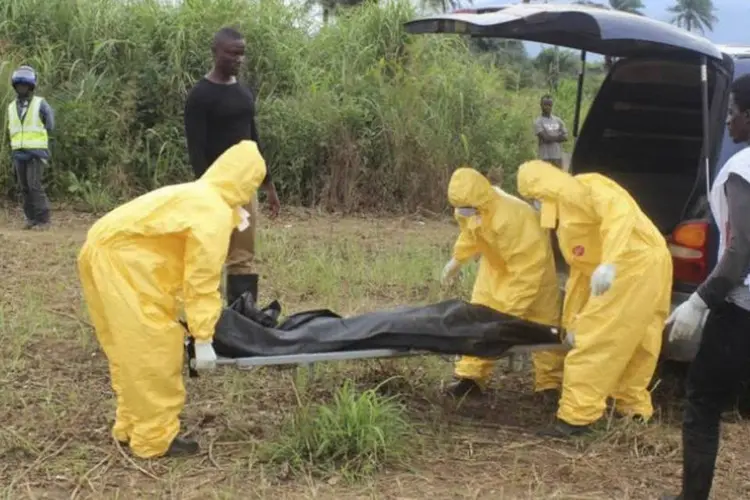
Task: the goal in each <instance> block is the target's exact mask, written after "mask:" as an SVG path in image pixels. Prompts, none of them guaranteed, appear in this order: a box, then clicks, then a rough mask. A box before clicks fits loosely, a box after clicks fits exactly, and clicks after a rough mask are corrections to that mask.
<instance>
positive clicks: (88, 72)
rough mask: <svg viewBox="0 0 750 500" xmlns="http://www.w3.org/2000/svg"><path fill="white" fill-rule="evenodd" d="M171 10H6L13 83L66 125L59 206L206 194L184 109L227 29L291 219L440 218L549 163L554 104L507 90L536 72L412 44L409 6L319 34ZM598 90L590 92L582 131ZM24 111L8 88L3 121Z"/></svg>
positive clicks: (0, 111)
mask: <svg viewBox="0 0 750 500" xmlns="http://www.w3.org/2000/svg"><path fill="white" fill-rule="evenodd" d="M170 3H171V2H157V1H155V0H133V1H128V2H122V1H120V0H8V1H6V2H5V3H3V6H2V8H0V19H1V20H2V21H0V47H1V49H0V50H1V51H0V53H2V55H3V57H2V62H0V81H2V82H8V81H9V79H10V73H11V72H12V70H13V69H14V68H15V67H16V66H17V65H19V64H22V63H23V64H30V65H32V66H33V67H34V68H35V69H36V70H37V72H38V74H39V82H40V84H39V88H38V94H39V95H42V96H44V97H46V98H47V99H48V100H49V102H50V103H51V104H52V106H53V107H54V109H55V110H56V117H57V131H56V132H55V134H54V138H55V143H54V147H53V160H52V168H51V169H50V171H49V174H50V179H49V180H50V188H51V192H52V193H53V195H54V197H55V198H56V199H58V200H62V199H66V200H68V201H73V202H75V203H76V204H77V206H78V207H79V208H82V209H87V210H94V211H100V210H104V209H107V208H110V207H111V206H112V205H113V204H116V203H117V202H118V201H121V200H123V199H128V198H131V197H133V196H134V195H136V194H138V193H141V192H143V191H145V190H149V189H153V188H155V187H157V186H161V185H164V184H165V183H173V182H181V181H184V180H186V179H190V178H191V177H192V173H191V171H190V169H189V168H188V167H187V166H186V161H187V154H186V150H185V141H184V137H183V122H182V118H183V106H184V102H185V96H186V93H187V90H188V89H189V88H190V87H191V86H192V84H193V83H194V82H195V81H196V80H197V79H198V78H200V77H201V76H202V75H204V74H205V72H206V71H207V69H208V67H209V66H210V50H209V47H210V41H211V36H212V34H213V33H214V32H215V31H216V30H217V29H218V28H219V27H221V26H223V25H225V24H231V25H234V26H237V27H238V28H239V29H240V30H241V31H242V33H243V34H244V35H245V37H246V39H247V42H248V52H247V59H246V64H245V69H244V73H243V75H242V79H243V81H245V82H246V83H248V84H249V85H250V86H251V87H252V88H253V89H254V90H255V91H256V93H257V95H258V125H259V129H260V134H261V141H262V143H263V149H264V154H265V156H266V159H267V161H268V164H269V165H270V167H271V169H272V170H273V173H274V176H275V179H276V182H277V187H278V188H279V190H280V192H281V196H282V199H283V200H284V201H285V202H286V203H294V204H306V205H319V206H322V207H324V208H330V209H335V210H342V211H359V210H364V209H368V210H373V209H374V210H386V211H391V212H397V211H402V210H407V211H414V210H418V209H421V210H431V211H440V210H443V209H445V208H446V202H445V187H446V184H447V180H448V177H449V175H450V172H451V171H452V170H453V169H454V168H455V167H457V166H458V165H460V164H462V163H469V164H471V165H473V166H475V167H476V168H478V169H480V170H487V169H489V168H491V167H496V166H502V167H504V168H505V169H506V170H507V171H508V173H509V175H508V176H507V180H506V186H507V187H511V186H512V185H513V184H512V182H513V175H512V173H513V172H514V171H515V169H516V168H517V167H518V165H519V164H520V163H521V162H522V161H524V160H526V159H530V158H532V157H533V156H534V155H535V147H536V145H535V138H534V136H533V134H532V122H533V119H534V117H535V116H536V115H537V114H538V112H539V98H540V96H541V95H542V94H543V93H545V92H547V88H545V87H544V86H539V85H532V86H526V87H519V86H518V85H517V84H512V85H511V84H508V83H507V82H508V81H509V80H513V78H509V74H513V73H514V72H517V71H521V70H522V69H519V68H517V67H516V66H514V65H513V64H510V63H507V64H503V65H501V66H499V65H495V64H493V63H491V62H488V60H487V58H483V57H479V56H478V55H477V54H475V53H474V52H472V51H471V49H470V47H469V45H468V44H467V41H466V40H465V39H463V38H460V37H454V36H410V35H407V34H406V33H405V31H404V29H403V22H404V21H407V20H409V19H412V18H413V17H414V16H416V15H417V13H416V12H415V11H414V9H413V7H412V6H411V5H410V4H409V3H408V2H406V1H405V0H399V1H396V2H389V3H387V4H384V5H383V6H380V7H379V6H377V5H375V4H371V5H370V4H368V5H367V6H366V7H363V8H361V9H354V10H352V11H351V12H348V13H345V14H342V16H341V17H339V18H337V19H336V21H335V22H333V23H331V24H330V25H329V26H327V27H323V28H321V29H319V30H316V29H315V28H314V26H313V25H312V24H311V23H312V22H313V21H312V20H311V18H310V16H309V14H308V12H306V11H305V10H304V9H302V8H297V7H291V6H289V5H285V4H284V3H283V2H282V1H281V0H263V1H262V2H261V1H259V0H191V1H189V2H188V1H186V2H181V3H180V4H179V5H177V6H174V5H170ZM524 71H526V70H524ZM511 76H512V75H511ZM598 79H599V77H595V78H593V80H592V84H591V86H587V87H586V88H587V91H586V103H584V104H585V106H584V114H585V111H586V105H587V103H588V101H589V100H590V98H591V96H592V95H593V94H592V92H593V90H595V88H596V82H597V81H598ZM536 80H539V81H544V78H537V79H536ZM533 81H535V80H534V79H532V83H533ZM575 90H576V83H575V81H574V79H572V78H570V77H567V78H566V79H564V80H563V81H562V83H561V85H560V88H559V89H558V91H557V95H556V99H557V105H556V106H557V108H556V112H557V113H558V114H559V115H560V116H562V117H563V118H564V119H565V120H566V122H567V123H568V126H569V127H570V128H572V125H573V108H574V100H575ZM11 97H12V89H11V87H10V86H9V85H6V84H5V83H3V85H2V86H0V100H1V101H2V103H3V105H2V106H0V120H4V119H5V116H4V115H5V112H6V107H7V106H6V104H5V103H7V101H8V100H9V99H10V98H11ZM571 143H572V142H571ZM569 146H570V144H568V145H567V147H569ZM7 147H8V146H7V144H6V143H5V142H2V141H0V188H2V189H3V190H4V191H8V190H9V189H10V188H11V186H12V184H13V183H14V182H15V181H14V175H13V171H12V169H11V168H10V165H9V161H8V158H9V154H8V153H9V152H8V150H7Z"/></svg>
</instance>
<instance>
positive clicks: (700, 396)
mask: <svg viewBox="0 0 750 500" xmlns="http://www.w3.org/2000/svg"><path fill="white" fill-rule="evenodd" d="M727 129H728V131H729V135H730V136H731V137H732V139H733V140H734V142H735V143H750V75H745V76H742V77H740V78H738V79H737V80H735V82H734V83H733V84H732V93H731V94H730V107H729V114H728V117H727ZM710 202H711V212H712V214H713V216H714V219H715V220H716V223H717V225H718V226H719V232H720V237H721V242H720V244H719V261H718V263H717V265H716V267H715V268H714V270H713V271H712V272H711V275H710V276H709V277H708V278H707V279H706V281H704V282H703V283H702V284H701V285H700V287H698V290H697V291H696V292H695V293H693V294H692V295H691V296H690V298H689V299H688V300H687V301H686V302H684V303H683V304H681V305H680V306H679V307H677V308H676V309H675V311H674V312H673V313H672V316H671V317H670V319H669V320H668V322H669V323H672V327H671V329H670V335H669V338H670V340H672V341H674V340H679V339H683V338H687V337H690V335H691V334H692V332H694V331H695V330H696V329H697V328H699V327H700V323H701V320H702V318H703V315H704V313H705V312H706V311H708V316H707V318H706V323H705V326H704V327H703V336H702V338H701V343H700V348H699V349H698V354H697V355H696V356H695V360H693V363H692V364H691V365H690V371H689V373H688V379H687V404H686V405H685V414H684V417H683V422H682V447H683V464H682V492H681V493H680V495H679V496H672V495H666V496H663V497H662V499H663V500H670V499H671V500H675V499H679V500H708V496H709V492H710V491H711V484H712V482H713V477H714V468H715V465H716V456H717V453H718V450H719V425H720V418H721V412H722V410H724V409H725V408H726V406H727V404H728V403H729V402H730V401H731V400H732V398H733V397H734V396H735V394H736V393H737V391H738V389H739V388H740V387H741V384H742V382H744V381H745V380H746V379H747V377H748V375H750V218H748V212H750V145H749V146H748V147H745V148H744V149H742V150H740V151H739V152H737V153H735V154H734V156H732V157H731V158H730V159H729V160H728V161H727V162H726V164H724V166H723V167H722V169H721V171H720V172H719V174H718V175H717V176H716V179H715V180H714V183H713V186H712V188H711V195H710Z"/></svg>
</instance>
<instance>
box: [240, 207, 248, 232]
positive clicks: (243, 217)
mask: <svg viewBox="0 0 750 500" xmlns="http://www.w3.org/2000/svg"><path fill="white" fill-rule="evenodd" d="M237 215H239V216H240V222H239V224H237V231H239V232H242V231H244V230H245V229H247V228H249V227H250V213H249V212H248V211H247V210H245V209H244V208H242V207H237Z"/></svg>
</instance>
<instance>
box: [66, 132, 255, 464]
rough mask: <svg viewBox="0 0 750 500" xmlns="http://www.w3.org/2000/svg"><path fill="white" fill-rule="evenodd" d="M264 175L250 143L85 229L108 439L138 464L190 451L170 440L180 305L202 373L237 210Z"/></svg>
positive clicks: (180, 390)
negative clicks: (113, 406)
mask: <svg viewBox="0 0 750 500" xmlns="http://www.w3.org/2000/svg"><path fill="white" fill-rule="evenodd" d="M265 176H266V164H265V162H264V160H263V158H262V156H261V155H260V153H259V152H258V148H257V145H256V144H255V143H254V142H252V141H241V142H239V143H237V144H236V145H234V146H232V147H231V148H229V149H228V150H227V151H226V152H224V154H222V155H221V156H220V157H219V158H218V159H217V160H216V161H215V162H214V163H213V164H212V165H211V167H210V168H209V169H208V170H207V171H206V173H205V174H204V175H203V176H202V177H201V178H200V179H198V180H196V181H193V182H188V183H185V184H178V185H172V186H166V187H162V188H160V189H157V190H155V191H152V192H150V193H147V194H145V195H143V196H140V197H138V198H135V199H134V200H131V201H130V202H128V203H125V204H123V205H121V206H119V207H118V208H115V209H114V210H112V211H111V212H109V213H108V214H106V215H105V216H104V217H102V218H101V219H99V220H98V221H97V222H96V223H95V224H94V225H93V226H92V227H91V229H89V232H88V236H87V238H86V242H85V243H84V245H83V248H82V249H81V251H80V254H79V256H78V272H79V277H80V281H81V285H82V287H83V294H84V298H85V301H86V304H87V306H88V310H89V315H90V317H91V320H92V323H93V325H94V328H95V330H96V336H97V339H98V340H99V343H100V344H101V346H102V349H103V351H104V353H105V355H106V356H107V359H108V361H109V368H110V377H111V380H112V388H113V390H114V393H115V396H116V399H117V410H116V414H115V423H114V428H113V431H112V432H113V435H114V437H115V439H117V440H118V441H119V442H120V443H121V444H123V445H129V447H130V450H131V451H132V452H133V454H134V455H136V456H138V457H140V458H151V457H159V456H164V455H167V456H179V455H188V454H194V453H197V452H198V443H197V442H195V441H191V440H187V439H184V438H181V437H178V436H177V434H178V433H179V429H180V422H179V414H180V412H181V411H182V408H183V406H184V404H185V388H184V385H183V380H182V367H183V363H184V338H185V333H186V332H185V329H184V328H183V327H182V326H181V325H180V323H178V321H177V319H178V301H179V300H181V301H182V303H183V307H184V311H185V315H186V317H187V323H188V326H189V328H190V333H191V335H192V336H193V337H194V338H195V362H196V364H195V369H196V370H206V369H212V368H213V367H215V365H216V353H215V352H214V350H213V347H212V345H211V341H212V339H213V335H214V326H215V324H216V322H217V320H218V318H219V315H220V313H221V309H222V301H221V296H220V286H219V285H220V279H221V270H222V266H223V265H224V261H225V260H226V256H227V251H228V248H229V238H230V236H231V234H232V231H233V230H234V229H235V227H236V228H238V229H243V227H246V226H247V224H248V222H247V217H248V214H247V213H245V212H244V211H242V210H241V207H242V206H243V205H246V204H247V203H248V202H249V201H250V199H251V198H252V197H253V196H254V195H255V193H256V191H257V189H258V186H260V184H261V183H262V182H263V179H264V178H265Z"/></svg>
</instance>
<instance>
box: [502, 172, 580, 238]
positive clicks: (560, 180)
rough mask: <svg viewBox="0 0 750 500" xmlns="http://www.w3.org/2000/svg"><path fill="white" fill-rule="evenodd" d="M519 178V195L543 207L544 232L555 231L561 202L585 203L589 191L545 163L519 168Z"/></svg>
mask: <svg viewBox="0 0 750 500" xmlns="http://www.w3.org/2000/svg"><path fill="white" fill-rule="evenodd" d="M516 177H517V182H518V193H519V194H520V195H521V196H523V197H524V198H526V199H529V200H537V201H538V202H539V203H540V204H541V209H540V223H541V225H542V227H544V228H554V227H555V225H556V222H557V217H558V204H559V203H560V202H563V203H574V204H577V203H581V202H582V201H584V200H586V188H585V187H584V186H583V185H582V184H581V183H580V182H579V181H578V180H577V179H576V178H575V177H573V176H572V175H570V174H569V173H567V172H565V171H563V170H561V169H560V168H558V167H556V166H554V165H552V164H551V163H547V162H546V161H542V160H532V161H527V162H526V163H524V164H522V165H521V166H520V167H519V168H518V173H517V175H516Z"/></svg>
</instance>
